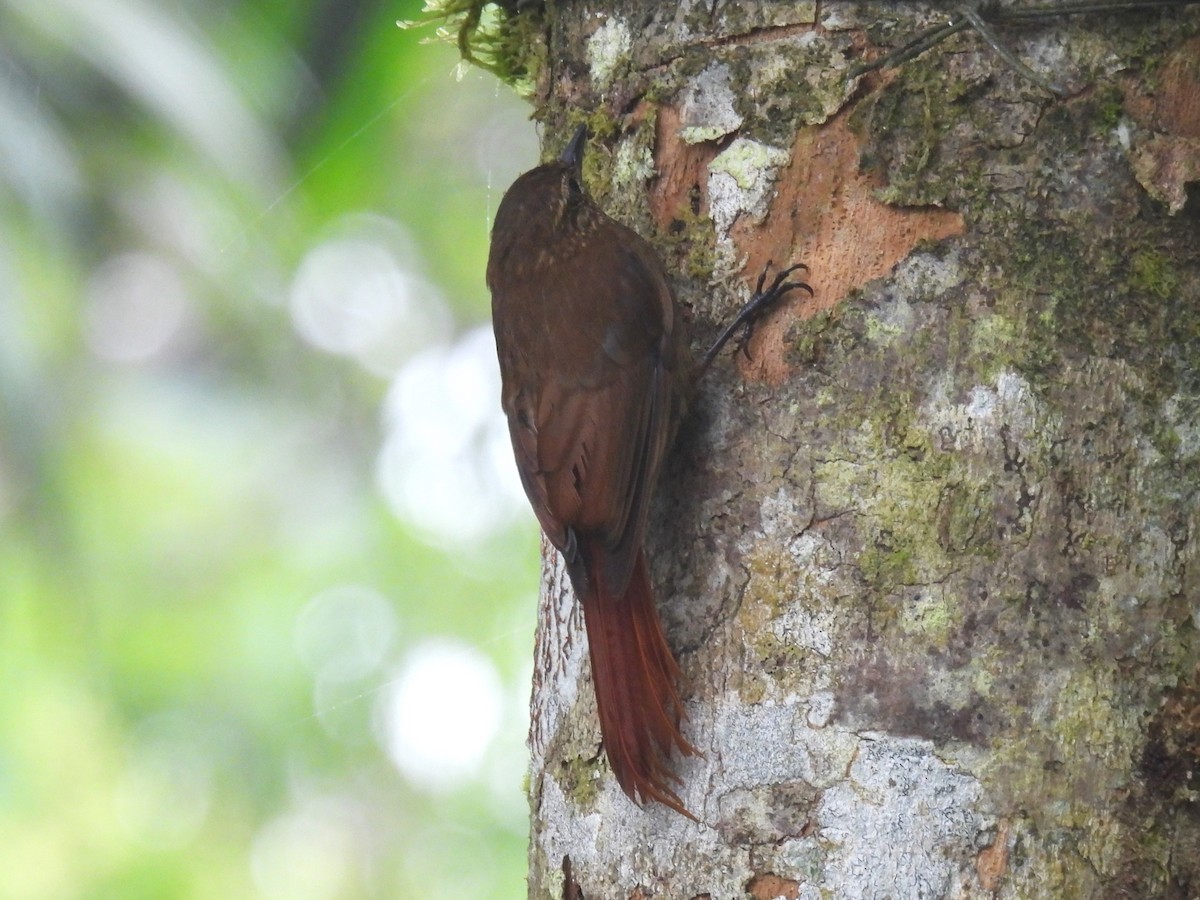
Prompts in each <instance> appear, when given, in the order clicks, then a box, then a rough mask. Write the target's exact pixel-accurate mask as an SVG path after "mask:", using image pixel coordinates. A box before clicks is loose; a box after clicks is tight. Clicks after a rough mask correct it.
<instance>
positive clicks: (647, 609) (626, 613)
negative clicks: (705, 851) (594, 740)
mask: <svg viewBox="0 0 1200 900" xmlns="http://www.w3.org/2000/svg"><path fill="white" fill-rule="evenodd" d="M587 549H590V548H585V550H584V552H585V554H586V553H587ZM589 562H592V563H594V562H595V561H594V560H589ZM588 569H589V575H590V576H591V577H590V578H589V583H588V589H587V590H586V592H585V596H584V597H583V598H582V599H583V620H584V623H585V624H586V626H587V634H588V648H589V650H590V653H591V658H592V681H593V682H594V683H595V687H596V707H597V709H598V710H599V716H600V734H601V736H602V737H603V739H604V749H605V752H606V753H607V754H608V762H609V765H610V766H611V767H612V771H613V774H614V775H615V776H616V778H617V783H618V784H619V785H620V786H621V790H623V791H624V792H625V793H626V794H628V795H629V797H630V798H632V799H633V800H634V801H635V802H638V803H643V802H645V801H646V800H656V801H657V802H659V803H662V804H663V805H664V806H669V807H671V809H673V810H675V811H676V812H679V813H682V814H683V815H685V816H687V817H688V818H690V819H696V817H695V816H694V815H692V814H691V813H690V812H688V810H687V809H686V808H685V807H684V805H683V801H681V800H680V799H679V795H678V794H676V793H675V791H674V790H673V789H672V786H671V785H672V783H676V784H678V783H679V780H680V779H679V776H678V775H676V774H675V773H674V771H672V769H671V767H670V759H671V753H672V749H677V750H678V751H679V752H680V753H681V754H683V755H684V756H692V755H695V754H696V753H697V752H698V751H697V750H696V748H695V747H693V746H692V745H691V744H689V743H688V742H687V741H686V740H684V737H683V734H682V733H681V732H680V730H679V723H680V721H681V719H682V718H683V715H684V713H683V704H682V703H680V701H679V694H678V693H677V692H676V688H675V684H676V681H677V680H678V678H679V666H678V665H677V664H676V662H675V657H674V656H672V655H671V648H670V647H669V646H668V644H667V641H666V638H665V637H664V636H663V631H662V625H661V624H660V622H659V619H658V611H657V610H656V609H655V607H654V592H653V589H652V588H651V586H650V577H649V575H648V574H647V572H646V559H645V556H644V554H643V553H642V551H640V550H639V551H638V556H637V562H636V563H635V564H634V568H633V574H632V576H631V577H630V579H629V586H628V587H627V588H626V589H625V594H624V596H617V595H614V594H612V593H611V592H609V591H606V589H605V585H604V582H603V574H602V573H603V570H604V566H602V565H596V564H592V565H589V566H588Z"/></svg>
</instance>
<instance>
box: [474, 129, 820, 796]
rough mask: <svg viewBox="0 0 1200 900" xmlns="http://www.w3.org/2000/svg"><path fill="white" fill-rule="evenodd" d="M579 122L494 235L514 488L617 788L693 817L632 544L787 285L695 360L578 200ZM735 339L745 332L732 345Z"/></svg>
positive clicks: (655, 626)
mask: <svg viewBox="0 0 1200 900" xmlns="http://www.w3.org/2000/svg"><path fill="white" fill-rule="evenodd" d="M586 137H587V134H586V130H585V128H584V127H582V126H581V127H580V128H579V129H578V130H577V131H576V132H575V135H574V137H572V139H571V141H570V142H569V143H568V144H567V147H566V149H565V150H564V151H563V153H562V156H561V157H560V158H559V159H558V160H557V161H555V162H551V163H547V164H546V165H542V166H538V167H537V168H536V169H533V170H531V171H529V172H526V173H525V174H524V175H522V176H521V177H520V178H518V179H517V180H516V181H515V182H514V183H513V185H512V187H510V188H509V189H508V192H507V193H506V194H505V195H504V199H503V200H502V201H501V202H500V208H499V210H497V212H496V220H495V223H494V224H493V226H492V243H491V252H490V255H489V257H488V267H487V282H488V287H489V289H490V290H491V293H492V326H493V328H494V329H495V333H496V349H497V352H498V355H499V357H500V376H501V380H502V403H503V406H504V412H505V414H506V415H507V417H508V429H509V434H510V436H511V438H512V444H513V451H514V453H515V454H516V461H517V469H518V470H519V472H520V475H521V483H522V485H523V486H524V488H525V493H526V494H527V495H528V497H529V502H530V503H531V504H532V505H533V511H534V513H535V514H536V515H537V518H538V522H539V523H540V524H541V526H542V530H543V531H544V532H545V534H546V537H547V538H549V540H550V542H551V543H552V544H553V545H554V546H555V547H556V548H557V549H558V551H559V552H560V553H561V554H562V556H563V559H564V561H565V562H566V567H567V573H568V575H569V576H570V579H571V584H572V586H573V587H574V589H575V595H576V597H577V598H578V599H579V601H580V602H581V603H582V604H583V618H584V623H585V625H586V628H587V635H588V648H589V651H590V654H591V660H592V680H593V683H594V684H595V690H596V707H597V710H598V712H599V718H600V733H601V736H602V738H603V742H604V749H605V752H606V753H607V755H608V761H609V765H610V766H611V767H612V771H613V774H614V775H615V776H616V779H617V783H618V784H620V786H621V789H622V790H624V792H625V793H626V794H627V795H628V796H629V797H631V798H632V799H633V800H635V801H636V802H639V803H640V802H644V801H646V800H656V801H658V802H660V803H663V804H665V805H666V806H669V807H671V808H672V809H674V810H676V811H678V812H680V813H682V814H683V815H685V816H688V817H690V818H695V817H694V816H692V814H691V813H690V812H688V810H687V809H686V808H685V807H684V805H683V803H682V801H681V800H680V798H679V796H678V794H676V793H675V791H674V790H673V789H672V787H671V783H672V782H676V783H677V782H678V781H679V779H678V777H677V776H676V775H675V774H674V772H673V771H672V770H671V768H670V757H671V754H672V752H673V751H674V750H678V751H679V752H680V753H681V754H683V755H685V756H690V755H693V754H695V753H697V751H696V749H695V748H694V747H693V746H692V745H691V744H690V743H688V742H687V740H685V739H684V737H683V734H682V733H681V732H680V728H679V725H680V721H681V719H682V718H683V715H684V711H683V704H682V703H681V702H680V699H679V694H678V693H677V691H676V687H675V685H676V681H677V679H678V676H679V667H678V665H677V664H676V662H675V658H674V656H673V655H672V653H671V648H670V647H669V645H668V644H667V641H666V638H665V637H664V636H663V631H662V626H661V624H660V623H659V618H658V613H657V610H656V609H655V605H654V592H653V590H652V588H651V586H650V578H649V575H648V573H647V570H646V557H645V553H644V552H643V550H642V539H643V537H644V535H645V531H646V520H647V515H648V512H649V507H650V498H651V495H652V493H653V490H654V485H655V482H656V480H657V478H658V473H659V469H660V467H661V465H662V461H663V457H664V456H665V454H666V451H667V448H668V446H669V444H670V441H671V438H672V436H673V434H674V431H675V427H676V425H677V424H678V422H679V419H680V418H681V417H682V414H683V412H684V408H685V406H686V398H687V395H688V394H689V393H690V390H691V386H692V384H693V383H694V381H695V380H696V378H697V377H698V376H699V374H701V373H702V372H703V371H704V370H705V369H706V368H707V367H708V364H709V363H710V362H711V361H712V359H713V358H714V357H715V356H716V354H717V352H718V351H719V350H720V349H721V347H722V346H723V345H724V344H725V342H726V341H727V340H728V339H729V338H730V337H731V336H732V335H733V334H734V333H735V331H737V330H738V329H739V328H744V329H745V331H746V335H747V336H748V333H749V329H750V327H751V326H752V324H753V321H754V319H755V318H756V317H757V315H759V314H760V313H761V312H763V311H765V310H766V309H767V308H768V307H769V306H770V305H771V304H773V303H774V302H776V301H777V300H779V299H780V298H781V297H782V296H784V295H785V294H786V293H788V292H789V291H791V290H793V289H795V288H802V289H804V290H809V291H810V293H811V289H809V288H808V286H807V285H805V284H801V283H799V282H786V277H787V275H788V274H790V273H791V272H792V271H794V270H796V269H799V268H804V267H803V266H793V267H791V268H790V269H786V270H784V271H783V272H781V273H779V274H778V275H777V277H776V278H775V280H774V282H773V284H772V285H771V287H770V288H769V289H768V290H766V291H763V282H764V280H765V275H766V273H765V272H764V275H763V278H760V279H759V283H758V290H757V292H756V293H755V296H754V298H753V299H752V300H751V302H750V303H748V304H747V305H746V306H745V307H744V308H743V310H742V312H741V313H740V314H739V316H738V317H737V318H736V319H735V320H734V322H733V323H732V324H731V325H730V326H729V327H728V328H726V329H725V331H724V332H723V333H722V335H721V336H720V337H719V338H718V339H717V341H716V342H715V343H714V344H713V346H712V347H711V348H710V349H709V351H708V352H707V353H706V354H705V355H704V357H703V359H702V360H701V362H700V363H699V365H696V366H693V365H692V364H691V363H690V359H689V354H688V348H687V346H686V341H685V339H684V337H683V330H682V328H681V327H680V321H679V313H678V309H677V307H676V303H675V295H674V292H673V290H672V289H671V283H670V281H669V280H668V278H667V274H666V272H665V270H664V268H663V265H662V262H661V261H660V260H659V257H658V254H657V253H655V251H654V249H653V248H652V247H651V246H650V244H648V243H647V242H646V241H645V240H643V239H642V238H641V237H639V236H638V235H637V234H636V233H635V232H634V231H632V230H630V229H629V228H626V227H625V226H624V225H622V224H620V223H619V222H617V221H615V220H614V219H612V218H610V217H609V216H607V215H606V214H605V213H604V212H603V211H602V210H601V209H600V208H599V207H598V206H596V205H595V204H594V203H593V202H592V201H591V199H590V198H589V197H588V196H587V194H586V193H585V192H584V189H583V186H582V184H581V181H580V177H581V174H580V165H581V162H582V155H583V146H584V142H585V140H586ZM743 341H744V338H743Z"/></svg>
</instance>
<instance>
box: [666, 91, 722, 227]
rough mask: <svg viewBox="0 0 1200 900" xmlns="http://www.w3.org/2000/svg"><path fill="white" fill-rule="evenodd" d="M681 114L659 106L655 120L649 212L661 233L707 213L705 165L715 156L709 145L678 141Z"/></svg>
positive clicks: (712, 147) (714, 149) (706, 168)
mask: <svg viewBox="0 0 1200 900" xmlns="http://www.w3.org/2000/svg"><path fill="white" fill-rule="evenodd" d="M681 121H682V120H681V117H680V114H679V111H678V110H677V109H675V108H674V107H671V106H664V107H661V108H660V109H659V111H658V117H657V120H656V122H655V131H656V134H655V139H654V166H655V168H656V169H657V170H658V172H659V173H660V177H659V178H658V179H657V180H656V181H655V182H654V186H653V187H652V188H651V190H650V213H651V215H653V216H654V220H655V221H656V222H657V223H658V227H659V228H660V229H661V230H662V231H665V232H670V231H671V226H672V223H673V222H676V221H680V222H681V221H683V220H686V219H690V218H694V217H696V216H701V215H707V214H708V164H709V163H710V162H712V160H713V157H715V156H716V155H717V148H716V147H715V146H714V145H712V144H688V143H685V142H684V141H681V140H679V138H678V132H679V129H680V123H681Z"/></svg>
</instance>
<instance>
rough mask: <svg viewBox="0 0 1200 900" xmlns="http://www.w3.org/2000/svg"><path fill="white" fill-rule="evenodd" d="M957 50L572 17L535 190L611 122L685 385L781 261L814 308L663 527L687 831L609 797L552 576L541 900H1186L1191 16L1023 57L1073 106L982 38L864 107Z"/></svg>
mask: <svg viewBox="0 0 1200 900" xmlns="http://www.w3.org/2000/svg"><path fill="white" fill-rule="evenodd" d="M939 18H944V13H938V12H936V11H931V10H930V9H929V8H928V7H926V6H924V5H921V4H903V5H898V6H897V5H892V4H866V3H821V4H819V5H817V4H812V3H782V2H781V3H766V2H764V3H742V4H738V3H729V4H717V5H716V7H715V12H714V7H712V6H711V5H710V4H707V3H706V4H700V3H688V2H683V3H678V4H676V3H670V2H667V3H640V4H639V3H632V2H623V3H614V2H597V3H592V4H587V5H585V4H582V3H573V2H571V3H557V4H551V5H550V7H549V9H548V12H547V22H548V29H547V31H546V35H545V36H546V39H547V40H548V42H549V44H548V48H547V50H546V52H545V57H544V58H545V59H546V60H551V61H552V63H549V64H546V65H544V66H543V68H542V69H541V70H540V72H539V76H538V82H537V85H538V94H537V97H536V104H537V107H538V111H539V115H540V116H541V117H542V118H543V119H544V120H545V121H546V122H548V123H551V127H550V128H549V129H548V132H547V145H548V146H547V150H548V152H552V151H554V150H556V149H557V147H558V146H559V145H560V144H561V142H562V140H563V139H564V136H565V134H566V133H567V130H568V129H569V127H570V125H571V124H573V123H574V122H576V121H578V120H579V117H580V116H583V115H586V116H588V118H589V121H591V123H592V125H593V130H594V131H595V132H596V133H597V134H598V136H599V143H598V144H596V145H593V151H592V152H591V155H590V157H589V161H588V166H587V169H586V170H585V175H586V178H587V181H588V185H589V187H590V189H591V190H592V191H593V193H594V194H595V195H596V196H597V200H598V202H600V203H601V205H603V206H604V207H605V208H606V209H607V210H608V211H609V212H610V214H612V215H614V216H615V217H617V218H619V219H621V220H623V221H625V222H626V223H627V224H630V225H631V226H633V227H635V228H637V229H638V230H639V231H640V232H641V233H642V234H643V235H645V236H646V237H647V238H648V239H650V240H651V241H652V242H653V243H654V244H655V246H656V247H658V248H659V250H660V251H661V252H662V255H663V257H664V260H665V261H666V262H667V266H668V269H669V270H670V271H671V272H672V273H673V274H674V275H676V276H677V279H678V280H677V282H676V284H677V288H678V291H679V294H680V299H681V302H682V303H683V305H684V307H685V309H687V311H688V315H689V317H690V318H691V319H692V321H693V326H692V327H693V330H694V332H695V338H696V344H697V346H700V345H703V344H704V342H705V341H707V340H708V339H709V338H710V337H711V336H712V335H713V334H715V332H716V329H717V327H718V323H719V322H721V321H724V320H726V319H727V318H728V317H729V316H731V315H732V314H733V312H734V311H735V310H736V308H737V306H738V305H739V304H740V302H741V301H742V300H743V299H744V298H745V297H746V296H747V294H748V289H749V288H748V286H750V285H752V283H753V280H754V278H755V277H756V276H757V274H758V271H759V269H760V268H761V267H762V265H763V264H764V263H765V262H766V261H767V260H768V259H773V260H775V261H776V262H778V263H785V262H787V261H801V260H802V261H804V262H807V263H808V264H809V265H810V266H811V268H812V275H811V279H810V280H811V283H812V285H813V287H814V288H815V289H816V298H815V299H814V300H812V301H809V300H807V299H805V298H799V299H797V300H795V301H794V302H789V303H788V304H787V306H786V307H785V309H783V310H782V311H781V312H780V313H778V314H777V315H774V316H772V317H771V319H770V320H769V321H768V322H766V323H764V324H763V326H762V327H760V328H759V329H758V330H757V331H756V333H755V337H754V340H753V341H752V342H751V345H750V348H749V349H750V355H751V358H750V359H749V360H747V359H745V358H740V359H739V358H736V357H734V356H732V355H726V356H724V357H723V358H722V359H721V360H719V361H718V362H717V364H716V365H715V366H714V369H713V371H712V372H711V373H710V375H709V377H708V378H707V379H706V380H705V382H704V383H703V386H702V388H701V390H700V392H699V395H698V397H697V399H696V402H695V403H694V408H693V411H692V413H691V415H690V416H689V418H688V419H687V420H686V421H685V423H684V424H683V426H682V428H681V430H680V434H679V437H678V439H677V442H676V446H675V449H674V451H673V454H672V456H671V458H670V459H669V460H668V462H667V465H666V474H665V476H664V478H663V481H662V483H661V484H660V487H659V490H658V497H657V501H656V505H655V510H654V514H653V517H652V522H651V525H650V537H649V539H648V542H647V551H648V555H649V558H650V559H651V561H652V563H651V569H652V578H653V581H654V583H655V587H656V591H657V593H658V599H659V606H660V609H661V610H662V613H663V617H664V622H665V625H666V630H667V633H668V635H669V638H670V640H671V642H672V644H673V646H674V647H675V649H676V652H677V655H678V657H679V660H680V663H681V665H682V668H683V672H684V675H683V683H682V692H683V695H684V696H685V698H686V705H687V709H688V714H689V719H688V722H687V723H686V726H685V729H684V732H685V735H686V736H687V738H688V740H690V741H691V742H692V743H693V744H695V745H696V746H697V747H698V748H699V749H700V750H701V751H702V752H703V754H704V756H703V758H699V759H691V760H687V761H685V762H682V763H680V764H679V766H678V771H679V774H680V776H681V778H682V785H681V789H680V794H681V796H682V798H683V800H684V802H685V803H686V804H687V805H688V807H689V808H690V809H691V810H692V811H693V812H694V813H696V815H697V816H698V817H699V818H700V819H701V823H699V824H697V823H694V822H690V821H688V820H686V819H684V818H683V817H681V816H679V815H677V814H675V813H673V812H671V811H670V810H667V809H664V808H662V807H657V806H648V807H646V808H638V807H636V806H634V805H633V804H632V803H631V802H630V801H629V800H628V799H627V798H626V797H625V796H624V795H623V794H622V793H621V792H620V790H619V789H618V787H617V785H616V783H615V781H614V780H613V778H612V777H611V774H610V773H609V772H608V770H607V767H606V764H605V763H604V758H603V755H602V754H601V753H600V752H599V730H598V727H597V724H596V715H595V703H594V699H593V696H592V693H591V686H590V683H589V674H588V664H587V661H586V660H587V654H586V638H585V637H584V634H583V629H582V619H581V615H580V612H579V610H578V608H577V606H576V604H575V602H574V599H573V597H572V596H571V593H570V588H569V585H568V583H567V579H566V577H565V575H564V573H563V572H562V569H561V565H560V563H559V561H558V560H557V559H556V558H555V557H554V556H553V554H552V553H551V554H549V555H548V556H547V568H546V574H545V579H544V584H543V590H542V598H541V608H540V614H539V629H538V636H537V648H536V658H535V670H536V671H535V679H534V681H535V683H534V696H533V722H532V728H531V733H530V745H531V750H532V769H531V783H530V792H531V810H532V837H531V848H530V880H529V895H530V897H532V898H539V900H540V898H554V900H558V898H562V897H564V896H578V895H577V894H572V893H571V892H570V891H569V890H567V887H568V886H566V885H564V877H563V871H562V862H563V858H564V856H569V858H570V860H571V871H572V876H573V879H574V880H575V881H577V882H578V889H579V890H580V891H581V892H582V896H584V897H586V898H589V900H596V898H638V897H640V898H651V897H654V898H671V900H675V898H704V897H707V898H713V900H723V898H742V897H751V898H759V900H762V898H773V897H785V898H806V900H807V898H818V897H823V898H830V897H833V898H842V897H845V898H857V897H864V898H868V897H895V898H908V897H913V898H916V897H921V898H943V897H1001V898H1008V897H1013V898H1015V897H1097V898H1108V897H1113V898H1115V897H1130V898H1133V897H1139V898H1141V897H1179V898H1194V897H1197V896H1200V559H1198V556H1200V513H1198V512H1197V505H1198V503H1197V499H1198V493H1200V190H1198V188H1197V184H1198V183H1200V37H1198V36H1197V35H1198V33H1200V16H1198V15H1197V10H1196V9H1195V8H1192V9H1185V10H1173V11H1168V12H1151V13H1139V14H1137V15H1134V16H1122V17H1115V16H1107V17H1097V16H1088V17H1076V18H1073V19H1070V20H1056V21H1044V22H1037V23H1032V24H1028V25H1024V26H1021V27H1019V28H1017V27H998V28H997V32H998V34H999V36H1000V38H1001V39H1002V40H1004V42H1005V43H1006V44H1007V45H1008V47H1009V48H1010V49H1012V50H1013V52H1014V53H1016V55H1017V56H1018V57H1019V58H1020V59H1021V60H1023V61H1024V62H1025V63H1026V64H1027V65H1029V66H1030V67H1031V68H1032V69H1034V70H1035V71H1037V72H1038V73H1039V74H1041V75H1042V76H1044V77H1046V78H1047V79H1049V80H1050V81H1052V82H1054V83H1055V84H1056V85H1058V86H1059V87H1061V88H1062V89H1063V92H1064V96H1062V97H1055V96H1052V95H1050V94H1049V93H1047V92H1046V91H1044V90H1043V89H1041V88H1039V87H1037V86H1036V85H1035V84H1033V83H1031V82H1029V81H1028V80H1026V79H1024V78H1023V77H1022V76H1021V75H1020V74H1018V73H1017V72H1016V71H1015V70H1014V69H1013V68H1011V67H1010V66H1009V65H1008V64H1007V63H1005V62H1004V61H1003V60H1002V59H1000V58H999V57H998V56H997V55H996V54H995V52H994V51H993V50H992V49H991V48H990V47H989V46H988V45H987V44H986V43H985V42H984V41H982V40H980V39H979V37H978V36H977V35H974V34H972V33H969V32H968V33H963V34H960V35H958V36H955V37H954V38H952V39H951V40H950V41H948V42H947V43H946V44H945V45H943V46H940V47H937V48H935V49H933V50H931V51H929V52H927V53H925V54H924V55H922V56H920V57H918V58H917V59H915V60H912V61H910V62H908V63H906V64H904V65H903V66H901V67H900V68H899V69H897V70H893V71H886V72H879V73H873V74H870V75H867V76H864V77H863V78H860V79H852V78H850V77H849V72H850V69H851V67H852V66H853V65H854V64H855V63H856V62H858V61H860V60H861V59H863V58H871V56H872V55H873V54H876V53H879V52H885V50H886V48H887V47H890V46H895V45H897V44H899V43H902V42H903V40H904V39H905V38H906V37H907V36H908V35H910V34H912V33H915V32H916V31H919V30H920V29H921V28H922V27H925V26H927V25H929V24H930V23H932V22H935V21H937V20H938V19H939ZM880 47H882V48H885V49H884V50H879V49H878V48H880ZM599 145H603V146H604V147H606V148H609V149H610V150H611V154H605V153H604V152H602V151H598V150H596V149H595V147H596V146H599Z"/></svg>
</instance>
